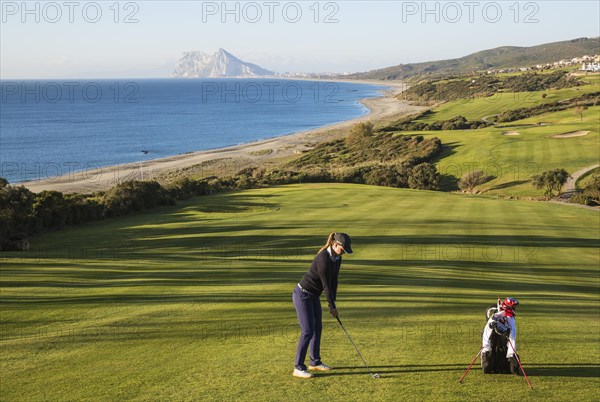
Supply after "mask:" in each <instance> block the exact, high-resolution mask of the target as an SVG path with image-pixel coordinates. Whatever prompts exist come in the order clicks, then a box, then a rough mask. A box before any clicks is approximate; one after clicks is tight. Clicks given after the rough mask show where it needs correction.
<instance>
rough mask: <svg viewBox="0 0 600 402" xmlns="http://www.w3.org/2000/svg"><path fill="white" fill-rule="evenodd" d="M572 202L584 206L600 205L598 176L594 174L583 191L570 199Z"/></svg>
mask: <svg viewBox="0 0 600 402" xmlns="http://www.w3.org/2000/svg"><path fill="white" fill-rule="evenodd" d="M571 201H572V202H576V203H579V204H584V205H591V206H595V205H600V174H594V175H593V176H592V180H591V181H590V183H589V184H588V185H587V186H585V188H584V189H583V191H582V192H581V193H579V194H576V195H574V196H573V198H571Z"/></svg>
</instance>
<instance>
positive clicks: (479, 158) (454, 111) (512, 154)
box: [403, 75, 600, 196]
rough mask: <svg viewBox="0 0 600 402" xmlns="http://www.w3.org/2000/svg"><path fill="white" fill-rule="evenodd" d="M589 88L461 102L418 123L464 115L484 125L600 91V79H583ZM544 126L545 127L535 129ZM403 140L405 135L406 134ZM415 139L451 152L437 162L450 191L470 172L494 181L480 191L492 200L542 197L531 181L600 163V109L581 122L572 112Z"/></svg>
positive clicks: (544, 115)
mask: <svg viewBox="0 0 600 402" xmlns="http://www.w3.org/2000/svg"><path fill="white" fill-rule="evenodd" d="M581 79H582V80H584V81H587V82H589V83H590V85H586V86H582V87H577V88H567V89H560V90H549V91H543V92H544V93H546V94H547V97H546V98H545V99H543V98H542V97H541V94H542V92H531V93H501V94H498V96H495V97H491V98H477V99H463V100H460V101H455V102H449V103H446V104H444V105H441V106H439V107H438V108H435V109H434V113H432V114H430V115H428V116H426V117H424V118H422V119H419V120H421V121H424V122H428V123H431V122H434V121H440V120H446V119H450V118H452V117H454V116H457V115H461V116H464V117H466V118H467V119H469V120H481V119H482V118H483V117H486V116H491V115H494V114H497V113H500V112H501V111H505V110H510V109H517V108H521V107H533V106H536V105H538V104H541V103H547V102H555V101H558V100H562V99H569V98H573V97H577V96H579V95H581V94H583V93H589V92H594V91H598V90H600V75H591V76H584V77H581ZM538 123H543V124H544V125H543V126H537V124H538ZM579 130H583V131H589V132H590V133H589V134H588V135H587V136H585V137H576V138H568V139H553V138H548V136H550V135H554V134H562V133H566V132H571V131H579ZM507 131H517V132H518V133H519V134H520V135H519V136H504V135H502V133H503V132H507ZM403 134H404V133H403ZM412 134H419V135H424V136H425V137H426V138H427V137H438V138H440V140H442V143H443V144H445V145H447V146H448V147H449V148H448V150H447V151H446V152H445V153H444V154H443V157H442V158H440V159H439V161H438V163H437V166H438V170H439V171H440V172H441V173H442V174H445V175H446V177H445V179H444V180H445V182H446V185H448V186H451V183H452V182H455V181H456V180H457V178H460V177H461V176H462V175H463V174H465V173H467V172H469V171H472V170H482V171H484V172H485V173H486V174H488V175H492V176H494V177H495V179H494V180H492V181H490V182H488V183H486V184H484V185H481V186H479V187H478V188H479V189H480V190H482V191H485V192H487V193H488V194H491V195H502V196H506V195H508V196H540V195H542V193H543V191H542V190H536V189H535V188H534V187H533V186H532V185H531V184H530V179H531V176H532V175H535V174H539V173H541V172H543V171H545V170H549V169H555V168H564V169H566V170H567V171H568V172H570V173H574V172H575V171H577V170H579V169H582V168H584V167H586V166H589V165H593V164H595V163H598V160H600V108H599V107H591V108H589V109H588V110H586V111H585V113H584V118H583V121H580V118H579V116H578V115H576V114H575V113H574V111H573V110H566V111H562V112H556V113H547V114H543V115H540V116H535V117H532V118H529V119H524V120H519V121H515V122H511V123H504V124H500V125H498V126H494V127H490V128H486V129H481V130H476V131H432V132H427V131H425V132H414V133H412Z"/></svg>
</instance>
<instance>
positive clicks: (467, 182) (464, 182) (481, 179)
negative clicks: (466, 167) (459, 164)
mask: <svg viewBox="0 0 600 402" xmlns="http://www.w3.org/2000/svg"><path fill="white" fill-rule="evenodd" d="M489 179H490V178H489V177H488V176H486V175H485V173H483V172H482V171H481V170H477V171H474V172H468V173H465V174H464V175H463V176H462V177H461V178H460V180H459V181H458V187H459V188H460V189H461V190H466V191H468V192H470V193H472V192H473V191H474V190H475V187H477V186H479V185H480V184H483V183H485V182H486V181H488V180H489Z"/></svg>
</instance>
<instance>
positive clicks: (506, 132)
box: [502, 131, 521, 136]
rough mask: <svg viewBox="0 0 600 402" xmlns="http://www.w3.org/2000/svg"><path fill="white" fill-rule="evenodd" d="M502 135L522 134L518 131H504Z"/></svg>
mask: <svg viewBox="0 0 600 402" xmlns="http://www.w3.org/2000/svg"><path fill="white" fill-rule="evenodd" d="M502 135H508V136H515V135H521V134H519V132H518V131H504V132H503V133H502Z"/></svg>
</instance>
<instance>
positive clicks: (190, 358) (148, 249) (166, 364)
mask: <svg viewBox="0 0 600 402" xmlns="http://www.w3.org/2000/svg"><path fill="white" fill-rule="evenodd" d="M597 223H598V214H597V212H596V211H588V210H582V209H578V208H572V207H569V206H565V205H556V204H547V203H540V202H528V201H509V200H492V199H486V198H478V197H474V196H464V195H456V194H445V193H440V192H428V191H415V190H401V189H393V188H383V187H375V186H364V185H348V184H314V185H292V186H284V187H274V188H268V189H260V190H248V191H242V192H235V193H229V194H220V195H213V196H206V197H201V198H195V199H191V200H188V201H186V202H183V203H181V204H180V205H178V206H175V207H163V208H161V209H158V210H154V211H152V212H148V213H143V214H139V215H136V216H131V217H127V218H121V219H112V220H106V221H103V222H97V223H93V224H87V225H84V226H80V227H77V228H72V229H67V230H63V231H60V232H53V233H48V234H45V235H43V236H40V237H37V238H35V239H33V240H32V249H31V251H27V252H21V253H4V254H2V264H1V265H0V273H1V276H0V290H1V292H0V301H1V303H2V309H1V311H0V324H1V326H0V327H1V328H2V332H1V338H0V370H1V372H2V386H1V388H0V399H1V400H6V401H12V400H27V401H38V400H139V401H142V400H210V401H223V400H278V401H281V400H294V399H297V398H298V396H299V395H302V396H303V398H305V399H309V400H314V399H326V400H377V401H397V400H399V398H401V399H403V400H419V401H422V400H431V401H440V400H479V399H481V398H482V396H484V395H485V396H489V397H491V398H493V396H497V395H504V394H505V393H506V390H507V389H510V398H511V399H515V400H522V401H533V400H555V401H559V400H570V401H589V400H592V399H594V398H595V397H594V395H596V393H597V392H596V391H595V390H597V389H598V386H599V385H600V380H599V378H600V376H599V375H598V374H599V370H600V366H599V364H598V362H599V361H600V354H599V353H600V351H599V349H598V347H597V345H598V333H599V331H600V328H599V322H598V314H599V313H600V310H599V305H598V291H599V290H600V289H599V281H598V265H599V263H600V254H599V250H598V247H597V246H598V237H599V235H600V233H599V229H598V228H599V226H598V224H597ZM330 230H344V231H347V232H348V233H350V234H351V235H352V236H353V240H354V242H353V248H354V249H355V254H354V255H352V256H348V257H345V259H344V264H343V267H342V272H341V274H340V275H341V276H340V286H339V291H338V305H339V310H340V316H341V318H342V320H343V321H344V323H345V325H346V327H347V329H348V331H349V332H350V334H351V335H352V336H353V338H354V341H355V342H356V343H357V345H358V347H359V348H360V350H361V352H362V353H363V355H364V357H365V359H366V360H367V362H368V363H369V364H370V365H371V366H372V368H373V369H374V370H375V371H377V372H379V373H380V374H381V378H380V379H378V380H373V379H371V378H370V377H369V375H368V374H367V373H366V372H365V370H364V368H363V367H362V363H361V362H360V360H359V358H358V356H357V355H356V353H355V351H354V349H353V348H352V346H351V345H350V343H349V342H348V340H347V338H346V337H345V335H344V333H343V332H342V331H341V329H340V328H339V327H338V326H337V324H336V322H335V321H334V320H333V319H332V318H331V317H329V316H328V317H325V318H324V326H325V328H324V335H323V342H322V353H323V357H324V359H325V361H326V362H327V363H328V364H330V365H332V366H334V367H335V368H336V369H335V370H334V371H332V372H330V373H326V374H320V375H317V378H314V379H313V380H310V381H305V380H300V379H296V378H293V377H292V375H291V372H292V368H293V365H292V361H293V357H294V353H295V348H296V341H297V337H298V325H297V320H296V316H295V312H294V309H293V306H292V302H291V292H292V289H293V287H294V286H295V284H296V282H297V281H298V280H299V279H300V277H301V276H302V274H303V273H304V272H305V271H306V269H307V268H308V266H309V264H310V261H311V259H312V257H313V255H314V253H315V252H316V251H317V250H318V248H319V247H320V246H321V244H322V243H323V242H324V241H325V238H326V236H327V234H328V232H329V231H330ZM498 294H501V295H502V296H513V297H517V298H518V299H519V300H520V301H521V307H520V308H519V311H518V318H517V319H518V325H519V338H518V339H519V343H518V345H519V346H518V348H519V352H520V354H521V357H522V360H523V364H524V366H525V370H526V371H527V374H528V375H529V376H530V378H531V381H532V383H533V387H534V389H533V390H528V388H527V386H526V383H525V380H524V379H523V378H522V377H513V376H506V375H490V376H484V375H483V374H481V372H480V370H479V369H478V368H477V367H475V368H474V370H473V371H472V372H471V373H470V374H469V376H468V377H467V380H466V383H465V384H459V383H458V379H459V378H460V375H461V374H462V372H463V371H464V370H465V369H466V366H467V365H468V363H469V362H470V361H471V359H472V358H473V357H474V356H475V354H476V353H477V351H478V349H479V347H480V331H481V329H482V327H483V325H484V322H485V320H484V311H485V308H486V307H487V306H488V305H490V304H493V303H494V301H495V299H496V297H497V295H498Z"/></svg>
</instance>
